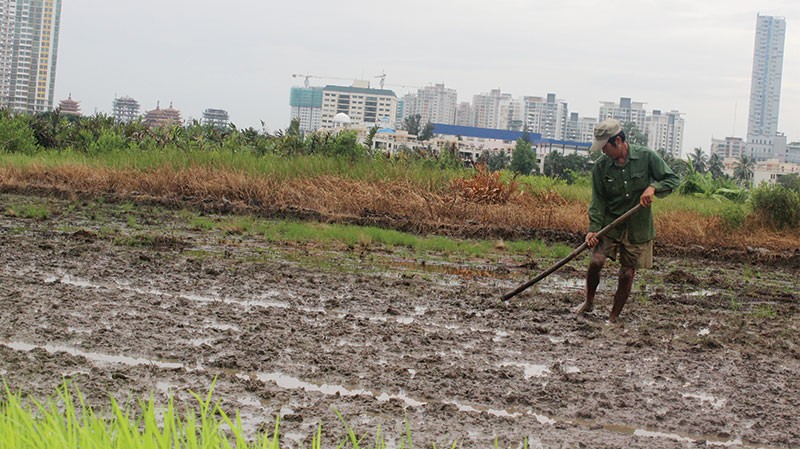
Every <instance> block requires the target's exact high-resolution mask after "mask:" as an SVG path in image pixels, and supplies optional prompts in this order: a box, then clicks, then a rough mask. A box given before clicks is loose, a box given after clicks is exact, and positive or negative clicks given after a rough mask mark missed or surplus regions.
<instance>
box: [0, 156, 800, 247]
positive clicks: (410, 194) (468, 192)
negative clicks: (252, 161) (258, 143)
mask: <svg viewBox="0 0 800 449" xmlns="http://www.w3.org/2000/svg"><path fill="white" fill-rule="evenodd" d="M0 186H2V187H3V188H5V189H6V190H8V189H19V190H25V189H30V188H36V189H45V190H47V189H49V190H55V191H60V192H65V193H68V194H69V193H73V192H78V193H86V194H96V195H103V194H108V193H111V194H115V195H118V196H120V197H123V198H133V199H135V198H141V197H151V198H157V199H161V200H165V201H172V202H186V201H195V202H197V201H200V202H203V203H211V204H217V205H219V204H222V205H228V206H230V208H231V210H233V209H237V210H240V211H254V212H256V213H269V212H270V211H281V210H293V209H299V210H305V211H313V212H315V213H318V214H320V216H323V217H327V218H328V219H332V220H337V219H343V220H345V221H346V220H348V219H350V220H352V219H359V218H363V217H385V218H387V219H388V220H402V221H406V222H413V223H415V226H414V228H415V229H418V230H421V231H430V230H435V229H440V228H441V227H447V228H449V229H466V228H470V229H504V230H506V232H505V233H507V234H516V235H527V234H528V233H529V232H531V231H533V230H541V229H546V230H557V231H566V232H571V233H575V234H582V233H583V232H585V230H586V228H587V226H588V218H587V214H586V207H587V205H586V203H585V202H584V201H580V200H566V199H565V198H563V197H562V196H561V195H559V194H558V193H557V192H555V191H553V190H543V191H538V192H537V193H535V194H531V193H529V192H525V191H522V190H520V189H518V187H517V186H516V184H515V183H513V182H511V183H505V182H503V181H501V180H500V179H499V176H498V175H497V174H493V173H489V172H486V171H480V170H479V171H477V172H475V174H474V175H473V176H472V177H470V178H464V179H460V180H456V181H453V182H452V183H450V184H444V185H442V184H436V185H434V184H430V185H428V184H426V183H425V182H424V181H423V182H412V181H410V180H407V179H401V180H394V181H374V180H371V181H364V180H353V179H345V178H342V177H339V176H333V175H320V176H315V177H310V178H293V179H274V178H270V177H265V176H263V175H255V174H250V173H244V172H238V171H232V170H225V169H220V168H209V167H200V166H193V167H189V168H173V167H160V168H156V169H151V170H136V169H115V168H103V167H89V166H86V165H77V164H74V165H66V164H65V165H61V166H56V167H52V166H51V167H45V166H42V165H28V166H26V167H24V168H20V167H14V166H3V167H0ZM655 223H656V229H657V232H658V239H659V241H661V242H664V243H667V244H672V245H677V246H689V245H701V246H704V247H716V248H742V249H743V248H745V247H746V246H757V247H765V248H770V249H779V250H785V249H787V248H788V249H794V248H800V231H798V230H785V231H781V232H775V231H772V230H769V229H767V228H766V227H765V225H764V224H763V223H760V222H759V221H758V220H757V219H754V218H748V220H747V221H746V222H745V223H744V224H743V226H742V227H741V228H739V229H734V230H731V229H728V227H727V226H726V225H725V223H724V222H723V220H722V219H721V218H720V217H718V216H716V215H702V214H700V213H698V212H695V211H686V210H669V211H663V212H658V213H657V214H656V217H655ZM470 232H474V231H470ZM467 234H469V232H468V233H467Z"/></svg>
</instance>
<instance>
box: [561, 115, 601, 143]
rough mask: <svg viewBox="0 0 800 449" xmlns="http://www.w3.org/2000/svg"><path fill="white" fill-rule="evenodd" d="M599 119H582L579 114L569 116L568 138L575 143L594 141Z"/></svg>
mask: <svg viewBox="0 0 800 449" xmlns="http://www.w3.org/2000/svg"><path fill="white" fill-rule="evenodd" d="M595 126H597V119H596V118H594V117H581V116H580V115H579V114H578V113H577V112H571V113H570V114H569V120H567V138H566V140H572V141H575V142H591V141H592V140H593V139H594V127H595Z"/></svg>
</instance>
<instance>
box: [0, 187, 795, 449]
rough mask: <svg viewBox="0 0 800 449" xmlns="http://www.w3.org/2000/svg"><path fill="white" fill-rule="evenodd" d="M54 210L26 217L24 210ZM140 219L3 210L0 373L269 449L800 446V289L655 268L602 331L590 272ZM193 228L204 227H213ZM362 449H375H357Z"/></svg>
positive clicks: (674, 265) (609, 278)
mask: <svg viewBox="0 0 800 449" xmlns="http://www.w3.org/2000/svg"><path fill="white" fill-rule="evenodd" d="M31 202H35V203H39V204H40V205H41V206H42V207H44V208H46V209H47V210H48V211H49V214H48V216H47V217H46V218H40V219H36V218H28V217H32V216H33V215H34V214H30V213H24V212H23V211H24V210H25V206H24V205H25V204H28V203H31ZM195 218H196V217H194V216H193V215H192V214H189V213H185V212H179V211H175V210H170V209H164V208H159V207H157V206H152V205H139V206H135V205H134V206H132V205H129V204H123V205H120V204H103V203H93V202H86V201H77V202H71V201H69V200H65V199H60V200H57V199H52V198H49V199H48V198H36V197H30V196H24V195H23V196H20V195H9V194H5V195H0V257H1V258H2V262H3V263H2V268H0V375H2V377H3V378H4V379H5V380H6V382H8V385H9V386H10V388H11V389H12V390H13V391H22V392H24V393H25V394H30V395H33V396H34V397H36V398H46V397H49V396H50V395H52V394H53V392H54V391H55V388H56V387H57V386H59V385H61V384H62V383H63V382H64V380H65V379H68V380H70V381H71V382H72V383H73V384H74V385H76V386H77V387H78V388H79V389H80V391H81V392H82V393H83V394H84V395H85V396H86V398H87V402H88V403H89V404H90V405H92V406H94V407H96V408H98V409H102V408H103V407H105V406H107V404H108V398H109V396H113V397H115V398H117V399H118V400H120V401H122V402H126V401H127V402H130V403H132V404H134V405H135V402H133V401H135V400H136V399H137V398H142V397H147V396H148V395H150V394H151V393H152V394H153V396H154V398H155V399H156V400H157V401H159V402H161V403H163V402H165V401H166V399H167V397H168V396H169V395H172V396H174V397H175V398H176V399H177V401H178V403H179V404H184V405H190V404H192V401H193V399H192V397H191V395H190V393H189V392H190V391H194V392H199V393H201V394H203V393H205V392H207V391H208V390H209V389H210V388H211V386H212V382H214V379H216V384H215V387H214V395H215V397H217V398H218V399H220V400H221V401H222V407H223V408H224V409H225V410H227V411H235V410H239V411H241V414H242V419H243V422H244V424H245V426H246V427H247V428H248V429H249V430H250V431H252V432H255V431H257V430H263V429H269V428H271V427H272V425H273V423H274V419H275V417H276V416H280V417H281V431H282V434H283V437H282V441H283V442H284V444H283V447H310V436H311V434H312V433H313V432H314V430H315V429H316V427H317V425H318V424H319V423H320V422H321V423H322V424H323V441H324V444H325V446H326V447H327V446H330V447H334V446H335V445H336V444H338V443H339V442H340V441H341V440H342V438H343V436H344V432H345V431H344V426H343V425H342V424H341V423H340V422H339V418H337V415H336V411H338V412H339V413H341V415H342V417H343V418H344V420H345V421H346V422H347V424H348V425H350V426H351V427H352V428H353V429H354V430H355V431H356V433H357V434H359V435H361V434H364V433H367V434H368V435H371V436H372V435H374V434H375V432H376V430H378V428H380V429H381V434H382V435H383V436H384V437H385V438H386V439H387V440H388V443H389V445H390V447H391V446H398V445H399V444H400V443H401V438H403V436H404V435H405V433H406V432H405V423H404V421H405V422H407V423H408V426H409V428H410V430H411V435H412V437H413V440H414V444H416V445H417V446H419V447H431V445H432V444H434V443H435V444H436V446H437V447H442V446H448V447H449V445H450V444H451V443H452V442H453V441H456V440H457V441H458V442H459V444H460V445H461V447H465V448H471V447H493V446H494V444H495V443H494V441H495V439H496V440H497V443H496V444H497V447H509V448H517V447H520V445H521V443H522V441H523V439H527V441H528V447H532V448H535V447H543V448H562V447H570V448H571V447H628V448H652V447H664V448H673V447H674V448H678V447H698V446H719V445H722V446H728V447H798V446H800V421H798V418H797V414H798V410H800V313H799V312H800V310H798V306H799V305H800V303H799V302H798V301H800V292H799V291H798V290H800V288H798V284H797V279H798V275H800V271H799V270H798V269H797V268H796V267H793V266H791V265H788V266H787V265H779V266H773V265H769V264H758V263H753V262H752V261H750V260H744V259H743V260H742V261H732V260H729V261H725V262H722V261H714V260H708V259H704V258H692V257H684V256H681V257H676V256H672V255H669V254H663V253H662V254H661V256H660V257H658V258H657V260H656V266H655V268H654V269H653V270H646V271H643V272H642V273H640V274H637V281H636V284H635V286H634V290H635V291H634V293H633V295H632V297H631V299H630V301H629V303H628V305H627V306H626V308H625V310H624V312H623V315H622V319H621V321H620V323H618V324H613V325H609V324H607V323H606V322H605V318H606V315H607V313H608V310H609V309H610V302H611V296H612V294H613V289H614V286H615V274H616V269H617V266H616V265H615V264H613V263H609V264H608V265H607V267H606V268H605V269H604V272H603V282H602V283H601V286H600V292H599V296H598V303H597V307H596V311H595V313H594V314H592V315H589V316H587V317H584V318H576V317H575V316H574V315H573V313H572V309H574V308H575V307H576V306H578V305H579V304H580V303H581V301H582V295H583V289H582V284H583V280H582V278H583V275H584V274H585V261H586V260H585V259H584V258H582V257H581V258H578V260H576V261H573V262H571V263H570V264H568V265H567V266H565V267H564V268H562V269H561V270H559V271H558V272H557V273H555V274H554V275H551V276H550V277H548V278H547V279H545V280H543V281H542V282H541V283H540V284H537V285H536V286H534V287H532V288H531V289H529V290H527V291H526V292H524V293H522V294H520V295H519V296H517V297H515V298H513V299H512V300H511V301H510V302H509V303H508V304H504V303H503V302H502V301H501V300H500V297H501V295H502V294H503V293H505V292H507V291H510V290H512V289H513V288H515V287H516V286H517V285H518V284H520V283H522V282H524V281H526V280H527V279H529V278H531V277H533V276H534V275H536V274H538V272H539V271H541V270H543V269H545V268H547V267H548V266H550V265H551V264H552V263H553V262H555V261H554V260H548V259H537V258H536V257H523V256H512V255H508V254H504V253H503V252H502V251H500V250H498V251H497V252H495V253H492V254H487V255H486V256H485V257H470V258H463V257H453V256H448V255H446V254H436V253H417V252H409V251H408V250H404V249H397V248H387V247H383V246H381V245H377V244H372V243H368V242H365V243H362V244H356V245H350V246H348V245H345V244H341V243H326V244H321V243H298V242H288V243H286V242H283V243H278V242H272V241H270V240H269V239H267V238H266V237H264V236H262V235H258V234H257V233H250V232H242V231H241V229H237V228H234V227H232V228H230V229H228V230H227V231H219V230H203V227H204V226H202V225H200V224H198V223H197V222H196V220H194V219H195ZM204 218H205V219H209V220H214V219H216V218H217V217H216V216H214V215H209V216H207V217H204ZM366 441H372V440H371V438H367V440H366Z"/></svg>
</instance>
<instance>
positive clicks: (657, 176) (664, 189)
mask: <svg viewBox="0 0 800 449" xmlns="http://www.w3.org/2000/svg"><path fill="white" fill-rule="evenodd" d="M648 165H649V169H650V177H651V178H652V179H653V182H652V183H651V184H650V186H651V187H652V188H653V189H654V192H653V193H654V194H655V196H656V197H658V198H663V197H665V196H667V195H669V194H670V193H672V191H673V190H675V189H677V188H678V185H680V183H681V180H680V178H679V177H678V175H676V174H675V172H673V171H672V169H671V168H669V165H667V163H666V162H664V159H661V156H659V155H658V153H656V152H655V151H651V152H650V163H649V164H648Z"/></svg>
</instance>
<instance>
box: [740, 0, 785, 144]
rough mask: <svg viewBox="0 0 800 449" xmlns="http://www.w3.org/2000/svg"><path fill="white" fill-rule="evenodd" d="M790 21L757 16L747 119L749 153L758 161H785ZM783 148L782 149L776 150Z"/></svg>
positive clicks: (781, 18)
mask: <svg viewBox="0 0 800 449" xmlns="http://www.w3.org/2000/svg"><path fill="white" fill-rule="evenodd" d="M785 36H786V20H785V19H784V18H783V17H773V16H762V15H760V14H759V15H757V16H756V37H755V46H754V49H753V73H752V76H751V79H750V111H749V114H748V116H747V150H748V152H749V153H750V155H751V156H753V157H755V158H756V159H758V160H764V159H769V158H772V157H775V156H777V155H778V154H777V153H779V152H781V151H780V150H783V151H782V154H781V155H780V156H783V157H785V137H783V136H779V133H778V112H779V108H780V102H781V78H782V75H783V44H784V39H785ZM781 145H783V146H782V148H781V149H778V148H776V147H780V146H781Z"/></svg>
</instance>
